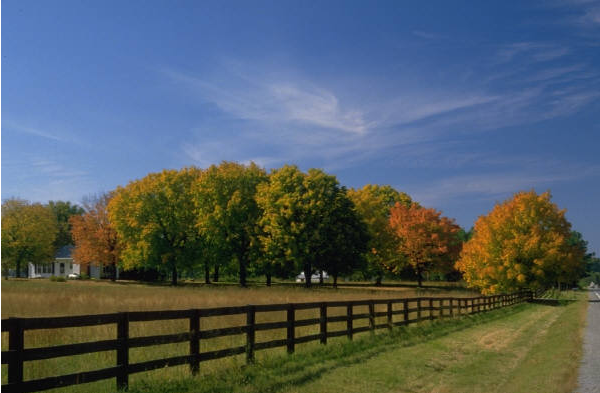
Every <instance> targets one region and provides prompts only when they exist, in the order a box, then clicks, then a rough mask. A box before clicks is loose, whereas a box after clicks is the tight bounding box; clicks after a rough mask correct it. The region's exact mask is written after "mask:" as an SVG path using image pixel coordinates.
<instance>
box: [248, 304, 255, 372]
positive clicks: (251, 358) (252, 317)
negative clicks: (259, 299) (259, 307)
mask: <svg viewBox="0 0 600 393" xmlns="http://www.w3.org/2000/svg"><path fill="white" fill-rule="evenodd" d="M247 307H248V311H247V312H246V363H252V362H253V361H254V337H255V334H254V324H255V320H256V309H255V307H254V306H252V305H248V306H247Z"/></svg>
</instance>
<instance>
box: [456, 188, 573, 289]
mask: <svg viewBox="0 0 600 393" xmlns="http://www.w3.org/2000/svg"><path fill="white" fill-rule="evenodd" d="M550 199H551V195H550V193H549V192H545V193H543V194H541V195H538V194H536V192H535V191H533V190H532V191H529V192H519V193H517V194H515V195H514V196H513V197H512V198H511V199H508V200H506V201H504V202H503V203H500V204H497V205H496V206H494V208H493V209H492V211H491V212H490V213H489V214H488V215H487V216H481V217H479V219H477V222H476V223H475V231H474V235H473V237H472V238H471V239H470V240H469V241H468V242H467V243H466V244H465V246H464V247H463V250H462V252H461V257H460V260H459V261H458V262H457V263H456V268H457V269H458V270H460V271H461V272H462V273H463V277H464V279H465V280H466V282H467V284H468V285H469V286H470V287H474V288H478V289H480V290H481V291H482V292H483V293H486V294H492V293H500V292H510V291H515V290H518V289H521V288H526V287H529V288H543V287H547V286H549V285H551V284H553V283H556V282H560V281H563V282H565V280H569V281H570V280H573V279H576V277H575V275H576V274H577V272H579V271H580V269H579V265H580V264H581V263H583V254H582V251H581V250H579V249H578V248H577V247H575V246H573V245H572V244H571V242H570V240H569V239H570V236H571V231H570V228H571V225H570V224H569V222H568V221H567V220H566V218H565V211H564V210H559V208H558V206H557V205H556V204H554V203H552V202H551V201H550Z"/></svg>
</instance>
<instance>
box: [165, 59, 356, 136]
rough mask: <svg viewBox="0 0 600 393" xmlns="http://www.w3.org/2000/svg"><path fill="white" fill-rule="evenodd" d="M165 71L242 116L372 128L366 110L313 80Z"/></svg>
mask: <svg viewBox="0 0 600 393" xmlns="http://www.w3.org/2000/svg"><path fill="white" fill-rule="evenodd" d="M165 72H166V73H167V75H169V77H170V78H172V79H173V80H176V81H179V82H183V83H185V84H186V85H188V87H191V88H193V89H195V92H196V93H197V94H199V96H200V97H201V99H203V100H204V101H206V102H209V103H212V104H215V105H216V106H217V107H219V108H220V109H221V110H222V111H224V112H226V113H229V114H230V115H233V116H236V117H238V118H240V119H245V120H256V121H262V122H270V123H300V124H306V125H312V126H317V127H325V128H332V129H336V130H341V131H344V132H349V133H356V134H362V133H364V132H366V131H367V129H368V124H366V122H365V119H364V116H365V115H364V113H363V111H362V110H360V109H358V108H346V107H344V106H343V105H342V104H341V103H340V102H339V99H338V97H337V96H336V95H335V94H334V93H332V92H331V91H330V90H327V89H324V88H322V87H318V86H315V85H312V84H310V83H298V82H294V81H276V80H268V79H262V78H256V79H253V80H248V79H242V78H237V80H236V82H238V84H232V83H229V84H219V85H217V84H216V83H214V82H209V81H208V80H205V79H201V78H198V77H195V76H191V75H187V74H183V73H181V72H176V71H172V70H169V71H165ZM230 76H231V75H230Z"/></svg>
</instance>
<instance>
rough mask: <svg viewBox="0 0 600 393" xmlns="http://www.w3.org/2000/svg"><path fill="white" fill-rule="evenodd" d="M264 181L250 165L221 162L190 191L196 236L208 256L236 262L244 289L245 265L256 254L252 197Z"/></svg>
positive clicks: (256, 210) (256, 214) (257, 211)
mask: <svg viewBox="0 0 600 393" xmlns="http://www.w3.org/2000/svg"><path fill="white" fill-rule="evenodd" d="M266 181H267V174H266V173H265V171H264V170H263V169H261V168H259V167H258V166H257V165H256V164H254V163H250V164H249V165H243V164H238V163H234V162H223V163H221V164H220V165H218V166H217V165H212V166H211V167H210V168H208V169H207V170H205V171H204V172H203V173H202V175H201V176H200V179H199V181H197V182H196V183H195V185H194V187H193V200H194V206H195V211H196V214H197V217H196V223H197V227H198V229H199V232H200V235H201V236H202V237H203V238H204V239H205V241H206V244H207V247H209V248H210V249H211V255H214V256H216V257H217V258H221V259H224V260H231V259H235V260H236V261H237V263H238V266H239V279H240V284H241V285H246V278H247V269H248V265H249V264H250V261H251V257H252V256H256V253H257V252H258V250H259V245H258V238H257V230H258V228H257V221H258V219H259V218H260V215H261V212H260V209H259V208H258V206H257V203H256V200H255V195H256V190H257V187H258V186H259V185H260V184H261V183H264V182H266ZM217 263H218V262H217Z"/></svg>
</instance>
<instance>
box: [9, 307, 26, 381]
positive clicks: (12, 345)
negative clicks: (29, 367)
mask: <svg viewBox="0 0 600 393" xmlns="http://www.w3.org/2000/svg"><path fill="white" fill-rule="evenodd" d="M8 320H9V323H10V330H9V331H8V350H9V351H15V352H13V354H12V357H11V358H10V360H9V363H8V383H15V384H16V385H15V391H19V389H20V387H19V385H20V384H21V382H23V348H24V347H25V338H24V334H23V326H22V325H21V318H9V319H8Z"/></svg>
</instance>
